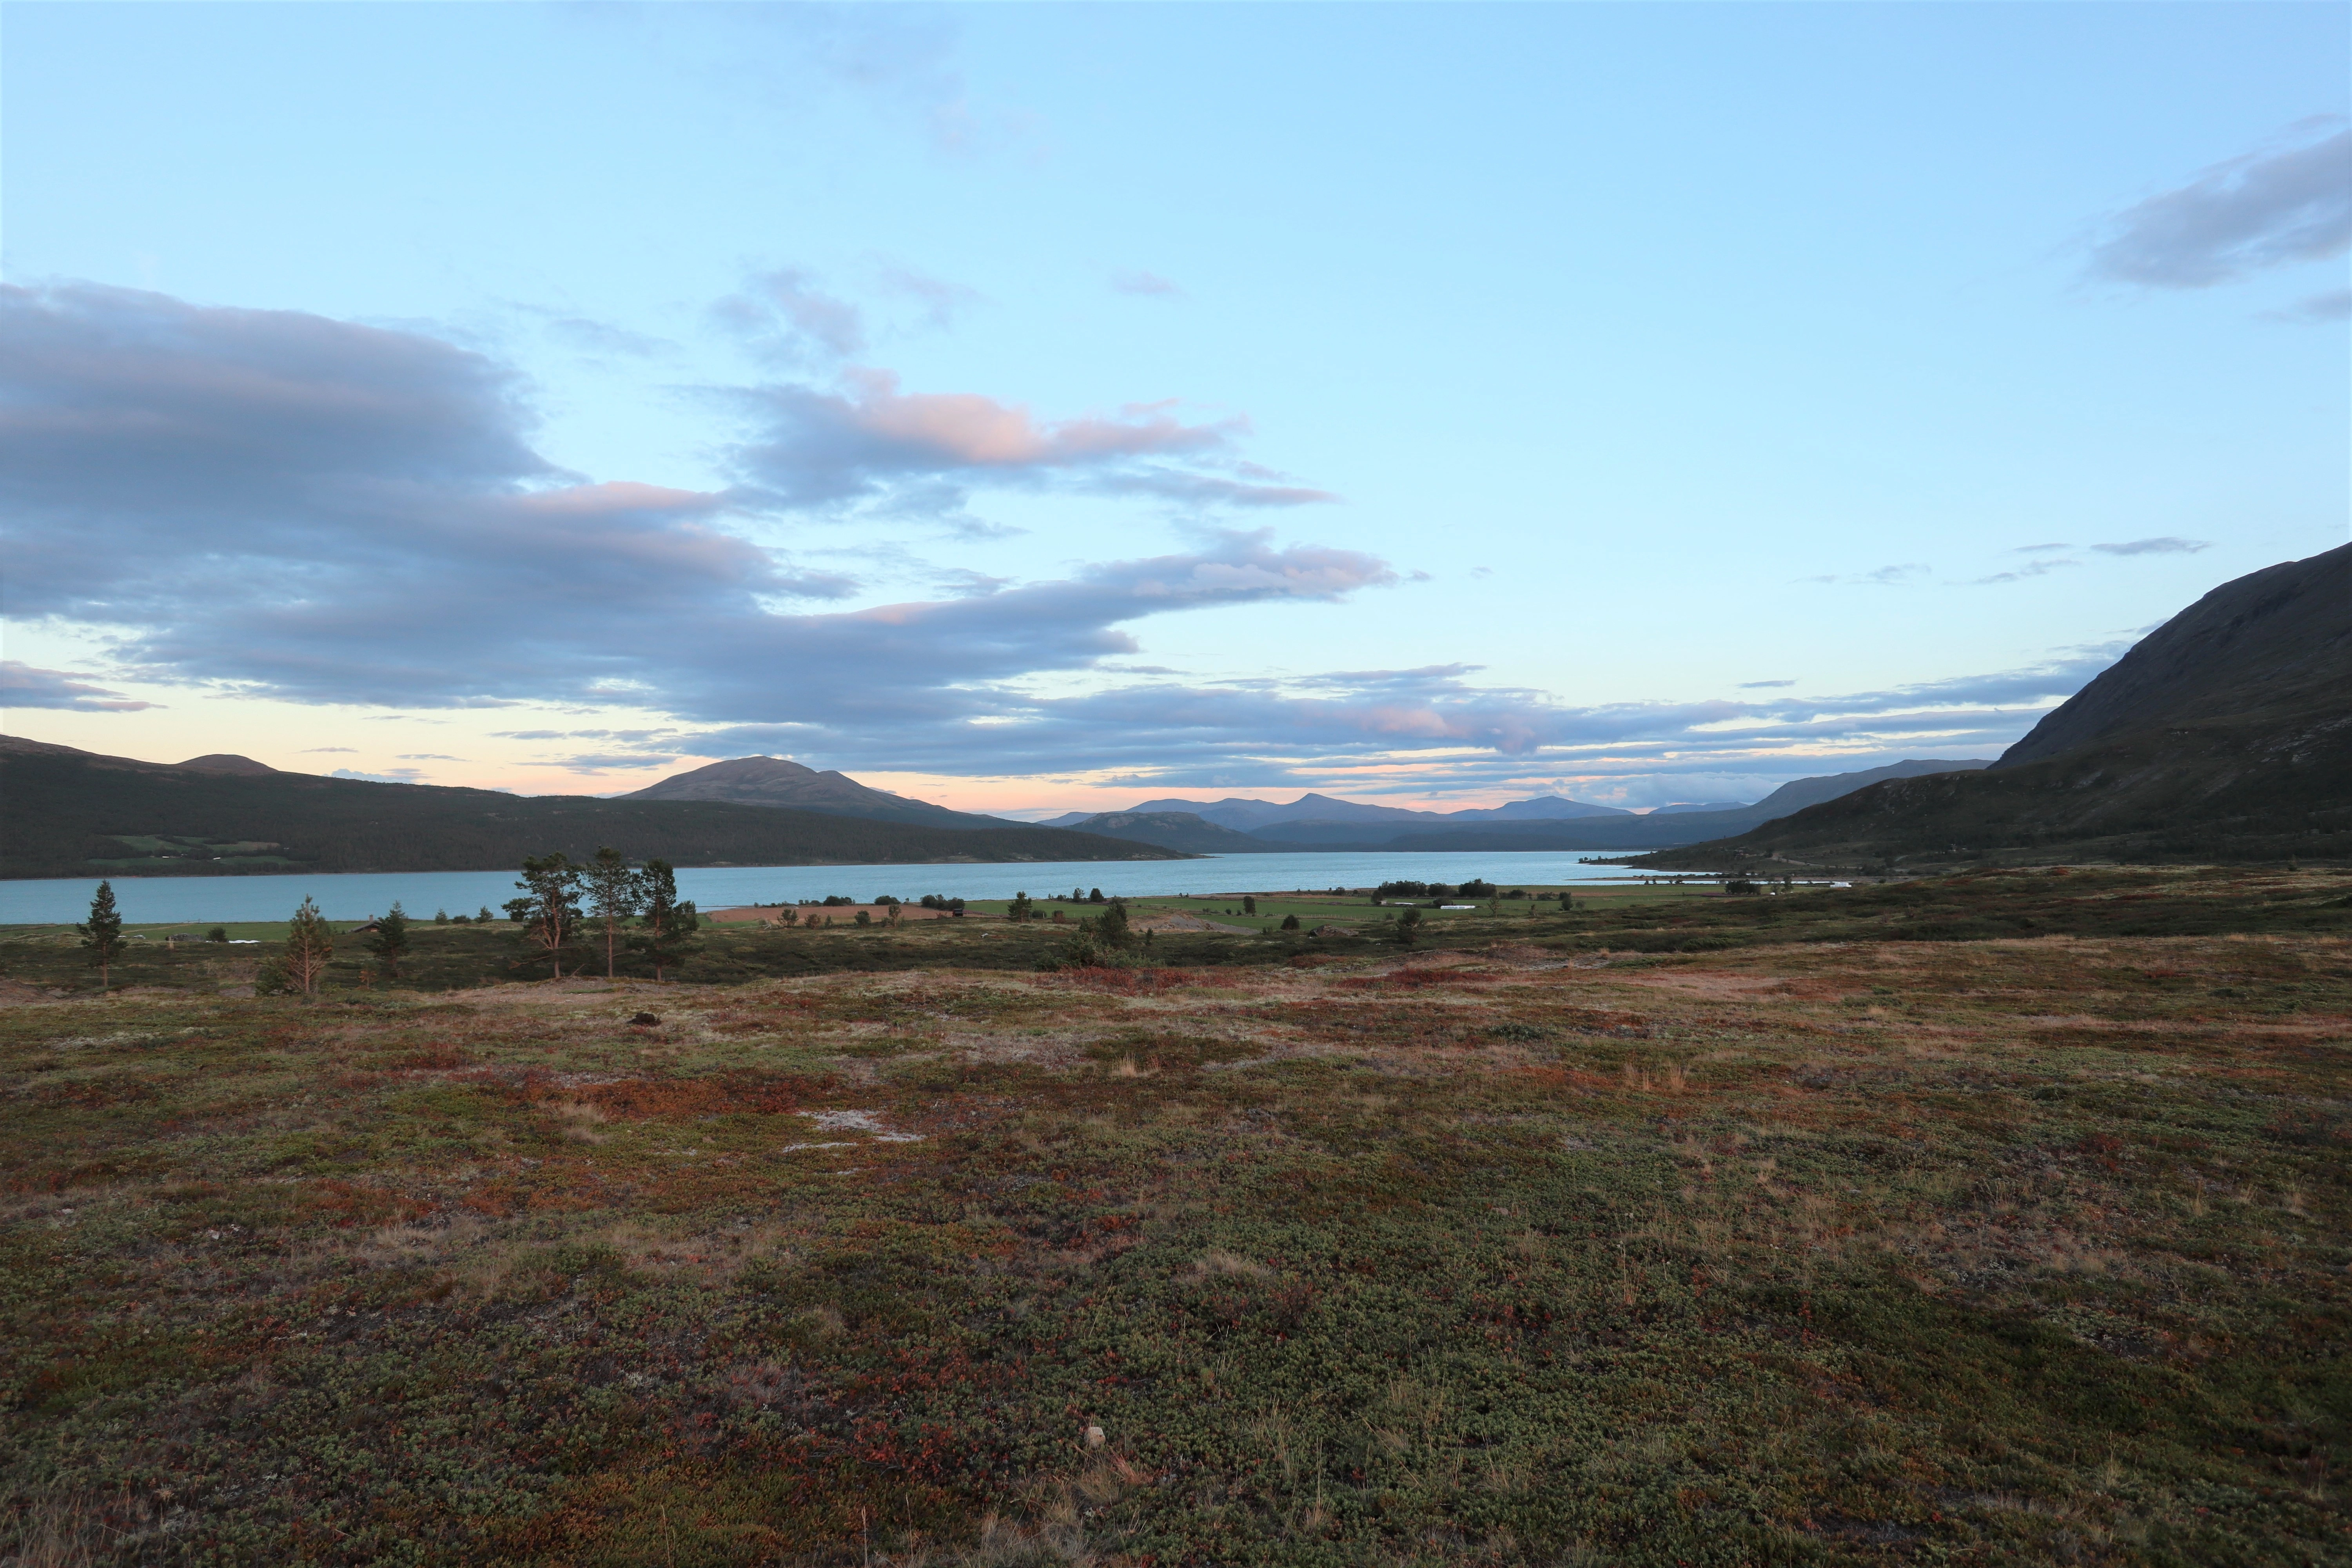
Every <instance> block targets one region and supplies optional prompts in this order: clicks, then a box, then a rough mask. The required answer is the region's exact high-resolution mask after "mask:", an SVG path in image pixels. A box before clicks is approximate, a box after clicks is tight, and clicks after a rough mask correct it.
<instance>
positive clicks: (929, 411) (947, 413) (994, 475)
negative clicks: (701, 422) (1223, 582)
mask: <svg viewBox="0 0 2352 1568" xmlns="http://www.w3.org/2000/svg"><path fill="white" fill-rule="evenodd" d="M726 396H727V398H728V400H729V401H730V402H731V403H733V404H734V405H735V406H736V407H737V408H738V409H739V410H740V411H741V412H742V413H744V414H745V415H747V416H749V417H750V418H751V421H752V423H753V426H754V434H752V435H751V437H750V438H748V439H746V440H745V441H743V442H742V443H740V445H738V446H737V447H735V448H734V451H733V454H732V456H733V461H734V463H735V466H736V468H737V469H738V471H739V472H740V474H741V475H742V476H743V478H744V479H745V480H746V483H747V485H748V487H749V489H750V493H751V494H754V495H756V496H758V497H761V498H762V499H765V500H769V501H771V502H772V503H773V504H776V505H781V506H786V507H819V506H825V505H830V504H837V503H842V502H848V501H866V500H873V501H880V502H882V503H884V504H890V505H895V506H896V507H897V509H898V510H901V511H905V510H927V511H938V512H949V511H951V510H954V509H955V508H957V507H960V506H961V504H962V500H963V496H964V489H963V487H964V486H967V485H971V484H977V483H994V484H1006V485H1015V486H1025V487H1033V488H1034V487H1036V486H1040V485H1064V486H1075V487H1076V488H1079V489H1092V490H1096V491H1108V492H1112V493H1127V494H1152V495H1162V496H1167V497H1169V498H1171V499H1176V500H1186V501H1191V502H1204V501H1218V502H1225V503H1232V504H1242V505H1283V506H1286V505H1297V504H1300V503H1302V502H1306V501H1310V500H1329V499H1330V498H1329V497H1328V495H1326V494H1324V493H1323V492H1321V491H1318V490H1310V489H1304V488H1302V487H1298V486H1293V485H1281V484H1271V483H1265V482H1262V481H1260V480H1258V479H1255V478H1254V477H1247V476H1244V477H1242V478H1234V477H1229V476H1228V475H1227V474H1224V473H1219V472H1202V471H1201V470H1200V468H1198V467H1197V466H1195V465H1198V464H1200V463H1202V462H1207V463H1219V462H1224V461H1226V460H1227V459H1228V458H1229V454H1230V451H1231V448H1232V446H1233V443H1234V438H1235V437H1238V436H1240V435H1242V434H1244V432H1245V431H1246V430H1247V428H1248V426H1247V423H1246V422H1245V421H1244V420H1240V419H1225V420H1220V421H1216V422H1214V423H1208V424H1191V423H1187V422H1186V421H1185V420H1183V419H1182V418H1181V417H1180V416H1178V415H1177V414H1176V413H1175V412H1174V410H1173V408H1172V406H1171V405H1169V404H1166V403H1155V404H1134V405H1128V406H1126V407H1123V408H1120V409H1118V411H1116V412H1115V413H1110V414H1097V415H1088V416H1082V417H1078V418H1074V419H1063V420H1045V419H1040V418H1038V417H1037V416H1035V415H1034V414H1033V413H1031V412H1030V410H1028V409H1027V408H1025V407H1024V406H1022V405H1018V404H1013V403H1005V402H1002V401H1000V400H998V399H996V398H993V397H989V396H985V395H982V394H978V393H920V392H903V391H901V390H900V389H899V384H898V376H897V375H896V374H893V373H891V372H889V371H886V370H864V369H853V370H849V371H846V372H845V373H844V374H843V376H842V378H841V383H840V385H839V386H838V387H837V388H835V389H825V388H820V387H815V386H811V385H805V384H772V385H768V386H761V387H755V388H749V389H742V390H739V391H735V392H732V393H730V394H727V395H726Z"/></svg>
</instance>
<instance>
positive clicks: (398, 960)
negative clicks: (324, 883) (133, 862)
mask: <svg viewBox="0 0 2352 1568" xmlns="http://www.w3.org/2000/svg"><path fill="white" fill-rule="evenodd" d="M515 887H516V888H517V889H519V891H520V896H519V897H517V898H512V899H509V900H507V901H506V905H505V909H506V912H507V918H508V919H509V920H511V921H514V922H515V923H516V925H518V926H519V927H520V928H521V932H520V934H521V939H522V942H523V943H524V945H525V947H526V948H528V949H530V950H531V953H532V957H531V962H533V963H540V962H544V963H547V964H548V965H549V966H550V970H551V978H553V979H559V980H560V979H562V977H563V974H564V965H565V964H566V963H572V962H574V961H576V965H575V967H574V968H573V969H572V973H574V974H579V973H585V972H586V971H587V969H588V968H589V966H590V965H591V964H593V963H595V962H596V959H597V956H598V953H599V950H600V949H601V952H602V956H603V958H604V977H605V978H606V979H608V980H610V979H613V978H615V976H616V972H617V967H618V963H619V958H620V955H621V954H622V953H624V952H627V953H631V954H634V955H635V956H638V957H641V958H643V959H645V960H646V962H648V963H651V964H652V965H653V971H654V979H655V980H656V982H659V981H662V980H666V979H667V978H668V974H669V972H670V971H671V970H674V969H676V968H677V967H678V966H679V965H680V964H682V963H685V962H686V960H687V959H688V957H690V956H691V955H692V954H693V953H694V952H696V951H698V949H699V947H700V945H701V944H700V942H699V941H698V939H697V937H696V934H695V933H696V932H697V931H699V930H700V929H701V925H702V917H701V915H700V914H699V913H698V911H697V910H696V909H695V907H694V901H693V900H690V899H681V898H679V897H678V896H677V868H674V867H673V866H671V865H670V863H669V862H668V861H667V860H660V859H649V860H647V861H646V862H645V863H644V864H643V865H642V866H635V867H632V866H631V865H630V864H629V862H628V860H627V858H625V857H624V856H623V855H622V854H621V853H620V852H619V851H618V850H616V849H614V848H613V847H610V846H609V845H608V846H604V847H599V848H598V849H597V851H596V854H595V857H594V858H593V859H591V860H589V861H587V862H586V863H584V864H581V865H574V864H573V863H572V860H571V859H570V858H568V857H567V856H565V855H563V854H562V853H560V852H559V853H556V854H552V855H545V856H530V855H527V856H525V857H523V862H522V875H521V877H520V879H519V880H518V881H517V882H516V883H515ZM459 918H461V919H462V918H463V917H462V916H461V917H459ZM480 918H481V919H482V920H484V921H487V920H488V919H489V911H488V910H483V911H482V913H481V917H480ZM409 926H410V921H409V917H408V912H407V911H406V910H404V909H403V908H402V907H401V906H400V904H399V903H398V902H394V904H393V906H392V910H391V911H390V912H389V913H387V914H384V915H382V916H379V917H378V918H377V919H376V920H375V921H373V922H372V929H368V928H363V929H368V935H367V939H366V941H365V942H363V943H362V946H363V947H365V948H366V950H367V951H368V952H370V953H371V954H373V956H374V957H375V958H376V959H377V960H378V961H379V962H381V963H383V966H384V972H385V974H386V976H387V978H390V979H394V980H397V979H399V978H400V966H401V964H402V963H403V962H404V961H405V960H406V958H407V957H408V952H409ZM74 929H75V930H76V931H79V933H80V935H81V945H82V947H83V949H84V950H85V951H86V952H88V953H89V962H90V963H91V965H92V966H93V967H95V968H96V969H97V970H98V984H99V989H100V990H101V991H103V990H106V989H107V988H108V986H109V984H110V978H111V971H112V968H113V966H114V964H115V963H117V962H118V961H119V960H120V959H121V953H122V942H123V938H122V914H121V910H120V909H119V908H118V907H117V905H116V903H115V898H114V884H113V883H112V882H111V881H101V882H100V883H99V885H98V890H97V892H96V893H95V894H94V895H93V896H92V897H91V899H90V901H89V919H88V920H86V921H83V922H82V923H80V924H79V925H77V926H76V927H75V928H74ZM223 934H224V936H225V935H226V933H223ZM334 954H335V932H334V929H333V928H332V927H331V925H329V924H328V922H327V919H326V916H325V915H324V914H322V913H321V912H320V909H319V906H318V904H317V902H316V901H315V900H311V899H309V898H305V899H304V900H302V903H301V907H300V908H299V909H297V910H295V911H294V914H293V917H292V918H291V919H289V921H287V922H286V942H285V946H284V948H283V949H282V950H281V951H280V952H279V953H278V958H277V960H276V962H275V963H273V964H271V965H267V966H265V967H264V970H263V972H262V973H261V974H260V975H259V976H258V977H257V981H256V989H257V990H260V991H299V992H301V993H302V994H304V995H306V996H312V995H316V994H318V990H319V982H320V980H321V979H322V978H324V977H325V975H326V973H327V965H328V963H330V962H331V960H332V959H333V957H334Z"/></svg>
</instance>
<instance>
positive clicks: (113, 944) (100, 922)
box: [74, 882, 122, 991]
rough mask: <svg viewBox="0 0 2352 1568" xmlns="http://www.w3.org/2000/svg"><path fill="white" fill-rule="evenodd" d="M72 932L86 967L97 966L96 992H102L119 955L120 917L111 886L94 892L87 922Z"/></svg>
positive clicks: (109, 884)
mask: <svg viewBox="0 0 2352 1568" xmlns="http://www.w3.org/2000/svg"><path fill="white" fill-rule="evenodd" d="M74 930H76V931H79V932H81V944H82V946H84V947H86V948H88V949H89V961H90V963H94V964H96V965H97V966H98V988H99V989H100V991H103V990H105V989H106V988H107V986H108V984H110V980H109V971H110V970H111V969H112V968H113V967H114V960H115V956H116V954H118V953H120V952H121V951H122V916H121V912H120V911H118V910H116V909H115V907H114V884H113V883H111V882H100V884H99V885H98V891H97V892H96V893H94V894H92V895H91V896H90V900H89V921H87V922H86V923H84V924H82V925H78V926H76V927H74Z"/></svg>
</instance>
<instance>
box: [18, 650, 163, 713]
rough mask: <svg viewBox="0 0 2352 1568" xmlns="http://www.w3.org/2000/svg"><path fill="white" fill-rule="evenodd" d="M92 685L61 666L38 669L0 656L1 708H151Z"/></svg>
mask: <svg viewBox="0 0 2352 1568" xmlns="http://www.w3.org/2000/svg"><path fill="white" fill-rule="evenodd" d="M154 706H155V704H154V703H152V702H141V701H139V700H136V699H134V698H129V697H125V696H123V695H122V694H121V692H119V691H110V690H108V689H106V688H105V687H103V686H92V685H90V684H89V682H88V681H85V680H82V679H79V678H77V677H75V676H73V675H70V674H68V672H66V671H65V670H62V669H39V668H35V667H34V666H32V665H29V664H26V663H25V662H24V661H23V660H22V659H15V658H6V659H0V709H7V708H49V709H62V710H66V711H68V712H74V713H137V712H139V711H141V710H144V709H148V708H152V707H154Z"/></svg>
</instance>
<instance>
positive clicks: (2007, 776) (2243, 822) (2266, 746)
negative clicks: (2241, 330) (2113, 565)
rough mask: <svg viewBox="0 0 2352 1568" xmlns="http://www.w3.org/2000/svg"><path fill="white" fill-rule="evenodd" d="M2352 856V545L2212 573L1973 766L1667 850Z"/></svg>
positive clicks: (1908, 856) (2016, 856)
mask: <svg viewBox="0 0 2352 1568" xmlns="http://www.w3.org/2000/svg"><path fill="white" fill-rule="evenodd" d="M1765 857H1781V858H1788V859H1790V860H1796V861H1802V862H1808V863H1813V864H1843V865H1855V864H1859V865H1871V864H1882V865H1883V864H1887V863H1893V862H1902V863H1915V864H1937V863H1941V864H1949V863H1952V862H1955V861H1969V860H1975V861H1982V860H1991V861H1994V862H1997V863H1998V862H2002V861H2024V860H2032V861H2046V860H2053V859H2056V860H2064V859H2077V858H2079V859H2126V860H2128V859H2142V860H2150V859H2154V860H2183V859H2187V860H2214V861H2245V860H2264V859H2284V858H2289V857H2303V858H2327V859H2342V858H2352V545H2339V546H2337V547H2336V549H2334V550H2330V551H2327V552H2325V553H2324V554H2319V555H2314V556H2311V557H2309V558H2308V559H2306V560H2303V561H2290V562H2285V563H2282V564H2280V565H2277V566H2271V567H2266V568H2264V569H2263V570H2262V571H2260V572H2255V573H2251V574H2248V575H2246V576H2243V577H2240V578H2237V579H2236V580H2234V581H2232V582H2229V583H2225V584H2222V585H2221V586H2220V587H2218V588H2216V589H2214V590H2213V591H2212V592H2211V593H2210V594H2208V595H2205V596H2204V597H2203V598H2202V599H2200V600H2199V601H2198V602H2197V603H2196V604H2194V605H2190V606H2189V608H2187V609H2185V610H2183V611H2181V612H2180V614H2179V615H2177V616H2173V617H2172V619H2170V620H2168V621H2167V622H2165V624H2164V625H2163V626H2158V628H2157V629H2156V630H2155V631H2153V632H2150V633H2149V634H2148V635H2147V637H2144V638H2142V639H2141V640H2140V642H2139V643H2138V644H2137V646H2136V647H2133V648H2132V650H2131V651H2130V652H2129V653H2126V655H2124V657H2123V658H2121V659H2119V660H2117V661H2116V664H2115V665H2114V666H2113V667H2112V668H2109V669H2107V670H2106V671H2105V673H2103V674H2102V675H2100V676H2099V678H2098V679H2095V680H2094V681H2092V682H2091V683H2090V684H2089V685H2088V686H2086V687H2084V689H2082V690H2081V691H2079V692H2077V693H2075V694H2074V696H2073V697H2072V698H2070V699H2068V700H2066V701H2065V702H2064V703H2063V704H2061V705H2060V706H2059V707H2057V708H2056V709H2054V710H2052V711H2051V712H2050V713H2048V714H2047V715H2045V716H2044V717H2043V718H2042V721H2041V722H2040V723H2039V724H2036V725H2035V726H2034V727H2033V729H2032V731H2030V732H2029V733H2028V734H2027V735H2026V736H2025V738H2024V739H2023V740H2021V741H2020V742H2017V744H2015V745H2014V746H2011V748H2010V749H2009V750H2008V751H2007V752H2003V753H2002V754H2001V757H2000V761H1999V762H1997V763H1994V764H1993V765H1992V766H1991V767H1990V768H1988V769H1985V770H1983V771H1981V772H1978V773H1965V774H1946V775H1943V776H1939V777H1936V778H1926V779H1895V780H1889V781H1887V782H1885V783H1882V784H1874V785H1873V786H1871V787H1870V788H1867V789H1864V790H1860V791H1855V792H1852V793H1847V794H1844V795H1840V796H1838V797H1837V798H1835V799H1832V800H1829V801H1826V802H1823V803H1822V804H1817V805H1811V806H1810V807H1809V808H1807V809H1805V810H1802V811H1799V812H1797V813H1795V814H1794V815H1792V816H1785V817H1783V818H1781V819H1780V820H1776V821H1774V822H1771V823H1769V824H1767V825H1763V826H1758V827H1755V828H1753V829H1751V830H1748V831H1746V832H1744V833H1742V834H1741V835H1739V836H1738V837H1729V838H1726V839H1724V840H1723V841H1722V842H1719V843H1710V844H1706V845H1703V846H1700V847H1696V848H1688V849H1681V850H1677V851H1675V853H1673V854H1672V855H1662V856H1658V857H1654V858H1653V863H1654V864H1657V865H1660V866H1673V867H1688V866H1696V865H1701V864H1707V865H1718V864H1726V863H1732V864H1736V863H1738V862H1740V861H1743V860H1752V859H1755V858H1765Z"/></svg>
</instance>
